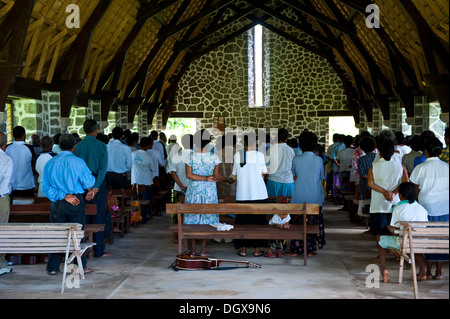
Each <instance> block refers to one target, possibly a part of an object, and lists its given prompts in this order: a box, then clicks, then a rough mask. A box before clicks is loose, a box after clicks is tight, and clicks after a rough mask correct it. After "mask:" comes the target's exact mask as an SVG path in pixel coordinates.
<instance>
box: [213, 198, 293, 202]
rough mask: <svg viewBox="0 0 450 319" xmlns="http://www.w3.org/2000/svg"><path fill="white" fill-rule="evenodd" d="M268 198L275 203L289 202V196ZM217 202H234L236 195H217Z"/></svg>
mask: <svg viewBox="0 0 450 319" xmlns="http://www.w3.org/2000/svg"><path fill="white" fill-rule="evenodd" d="M268 199H269V200H272V201H273V202H276V203H289V202H290V201H291V196H269V197H268ZM218 200H219V203H236V196H218Z"/></svg>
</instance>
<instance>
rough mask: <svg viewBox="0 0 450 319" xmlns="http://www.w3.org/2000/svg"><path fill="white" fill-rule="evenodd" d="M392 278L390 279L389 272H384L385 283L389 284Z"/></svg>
mask: <svg viewBox="0 0 450 319" xmlns="http://www.w3.org/2000/svg"><path fill="white" fill-rule="evenodd" d="M389 280H391V278H389V272H388V271H387V270H386V269H385V270H383V282H389Z"/></svg>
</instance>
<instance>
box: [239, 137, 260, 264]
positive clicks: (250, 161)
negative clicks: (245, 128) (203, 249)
mask: <svg viewBox="0 0 450 319" xmlns="http://www.w3.org/2000/svg"><path fill="white" fill-rule="evenodd" d="M243 140H244V149H243V150H242V151H240V152H237V153H236V154H235V155H234V164H233V173H232V174H233V176H235V177H236V180H237V186H236V203H244V202H245V203H261V202H264V200H265V199H267V198H268V196H267V189H266V184H265V183H264V176H263V175H264V174H266V173H267V168H266V163H265V159H264V154H263V153H261V152H258V151H257V150H256V134H254V133H247V134H246V135H244V138H243ZM235 223H236V225H238V224H241V225H242V224H264V225H265V224H267V220H266V215H250V214H249V215H243V214H236V221H235ZM266 245H267V242H266V241H264V240H235V241H234V247H235V248H236V249H238V250H239V252H238V255H239V256H241V257H245V256H247V251H246V249H247V247H253V248H255V252H254V254H253V256H255V257H260V256H263V255H264V252H263V251H261V247H264V246H266Z"/></svg>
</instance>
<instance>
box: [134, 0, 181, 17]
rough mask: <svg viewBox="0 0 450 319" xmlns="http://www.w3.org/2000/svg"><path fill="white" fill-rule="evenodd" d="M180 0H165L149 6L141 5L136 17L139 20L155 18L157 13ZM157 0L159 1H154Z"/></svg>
mask: <svg viewBox="0 0 450 319" xmlns="http://www.w3.org/2000/svg"><path fill="white" fill-rule="evenodd" d="M178 1H180V0H165V1H162V2H160V3H158V4H155V5H153V6H148V7H147V6H145V5H143V6H141V8H140V10H139V11H138V14H137V17H136V19H137V20H138V21H139V20H142V21H147V20H148V19H150V18H153V17H154V16H156V15H157V14H159V13H161V12H162V11H164V10H166V9H167V8H169V7H170V6H172V5H174V4H175V3H177V2H178ZM155 2H157V1H153V2H152V3H155ZM141 4H143V3H142V2H141Z"/></svg>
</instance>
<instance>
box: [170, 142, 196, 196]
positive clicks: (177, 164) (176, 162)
mask: <svg viewBox="0 0 450 319" xmlns="http://www.w3.org/2000/svg"><path fill="white" fill-rule="evenodd" d="M191 154H192V150H191V149H183V150H180V151H179V152H178V153H177V155H174V156H173V160H172V161H170V163H169V166H168V171H169V172H170V173H173V172H174V173H175V174H177V177H178V179H179V180H180V182H181V184H183V186H184V187H187V186H188V185H189V181H190V179H189V178H187V177H186V165H185V164H186V163H187V162H188V161H189V157H190V156H191ZM173 189H174V190H175V191H177V192H181V191H182V189H181V187H180V185H178V183H175V185H174V187H173Z"/></svg>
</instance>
